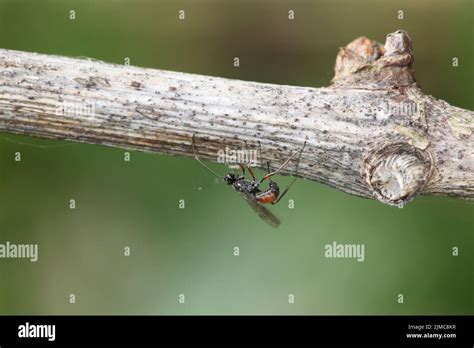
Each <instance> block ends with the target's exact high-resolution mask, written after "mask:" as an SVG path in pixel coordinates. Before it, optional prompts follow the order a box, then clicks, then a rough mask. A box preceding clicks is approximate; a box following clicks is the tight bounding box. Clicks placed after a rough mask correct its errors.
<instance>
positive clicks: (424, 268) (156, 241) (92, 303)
mask: <svg viewBox="0 0 474 348" xmlns="http://www.w3.org/2000/svg"><path fill="white" fill-rule="evenodd" d="M473 4H474V2H473V1H472V0H465V1H411V0H410V1H408V0H407V1H400V0H398V1H376V0H373V1H357V2H356V1H349V0H347V1H333V0H327V1H295V0H291V1H290V0H286V1H264V0H258V1H255V0H254V1H250V0H245V1H244V0H235V1H219V0H212V1H210V0H199V1H197V0H187V1H180V0H172V1H151V0H148V1H144V0H133V1H132V0H127V1H125V0H122V1H119V0H115V1H113V0H109V1H105V0H103V1H99V0H95V1H94V0H83V1H64V0H54V1H53V0H44V1H37V0H0V47H1V48H8V49H15V50H23V51H32V52H41V53H49V54H58V55H67V56H87V57H91V58H95V59H100V60H105V61H108V62H114V63H119V64H123V62H124V58H125V57H129V58H130V60H131V64H132V65H138V66H143V67H151V68H159V69H166V70H174V71H182V72H189V73H199V74H207V75H214V76H221V77H228V78H237V79H243V80H252V81H260V82H269V83H279V84H289V85H302V86H314V87H319V86H326V85H328V84H329V83H330V80H331V78H332V75H333V66H334V61H335V57H336V54H337V52H338V48H339V47H340V46H344V45H345V44H347V43H348V42H350V41H352V40H353V39H355V38H357V37H359V36H361V35H365V36H367V37H369V38H372V39H376V40H378V41H381V42H383V41H384V39H385V35H386V34H387V33H389V32H393V31H395V30H397V29H405V30H407V31H408V32H409V34H410V36H411V37H412V39H413V41H414V52H415V69H416V73H417V79H418V80H419V81H420V85H421V86H422V88H423V89H424V90H425V92H427V93H429V94H432V95H434V96H435V97H437V98H441V99H444V100H446V101H448V102H449V103H451V104H453V105H456V106H459V107H462V108H467V109H471V110H472V109H474V100H473V98H472V95H473V91H474V88H473V77H474V71H473V69H474V68H473V62H474V44H473V34H474V33H473V31H474V27H473V13H474V12H473V9H474V8H473V7H474V6H473ZM181 9H183V10H185V11H186V19H185V20H184V21H179V20H178V11H179V10H181ZM290 9H293V10H294V11H295V19H294V20H293V21H290V20H288V18H287V16H288V10H290ZM70 10H75V11H76V19H75V20H70V19H69V11H70ZM398 10H403V11H404V19H403V20H399V19H397V11H398ZM236 56H238V57H240V63H241V66H240V68H237V69H236V68H234V67H233V66H232V59H233V57H236ZM454 56H455V57H458V58H459V61H460V66H459V67H458V68H453V67H452V66H451V59H452V57H454ZM471 141H472V139H471ZM17 151H19V152H21V153H22V161H21V162H15V161H14V153H15V152H17ZM123 153H124V150H121V149H114V148H107V147H99V146H93V145H85V144H72V143H65V142H59V141H48V140H41V139H34V138H28V137H24V136H15V135H10V134H0V243H4V242H5V241H7V240H8V241H11V242H12V243H38V244H39V261H38V262H37V263H31V262H30V261H28V260H14V259H3V260H0V314H474V297H473V296H474V295H473V293H474V271H473V265H474V254H473V252H474V233H473V232H474V205H473V204H472V203H468V202H465V201H461V200H457V199H453V198H447V197H420V198H418V199H416V200H415V201H414V202H412V203H411V204H409V205H408V206H407V207H405V208H403V209H397V208H393V207H388V206H384V205H383V204H381V203H378V202H376V201H373V200H366V199H361V198H357V197H353V196H350V195H347V194H344V193H342V192H339V191H337V190H334V189H331V188H329V187H326V186H323V185H320V184H317V183H314V182H310V181H305V180H299V181H297V183H296V184H295V185H294V186H293V188H292V190H291V191H290V192H289V194H288V196H287V197H288V199H293V200H294V201H295V208H294V209H289V208H288V207H287V205H286V203H285V202H283V203H282V204H280V205H278V206H275V207H271V208H272V210H273V211H274V212H275V213H276V214H277V215H278V216H279V217H280V218H281V219H282V221H283V223H282V226H281V227H280V228H279V229H277V230H275V229H272V228H271V227H268V226H267V225H266V224H264V223H263V222H262V221H261V220H259V219H258V217H257V216H256V215H254V214H253V213H252V211H251V210H250V209H249V208H248V207H247V206H246V204H245V203H244V202H243V200H242V199H241V197H240V196H239V195H238V194H237V193H234V192H232V190H231V189H230V188H229V187H227V186H225V185H219V184H216V183H215V182H214V178H213V177H212V175H210V174H209V173H208V172H206V171H204V170H203V169H202V168H201V167H199V165H198V164H197V163H196V162H195V161H194V160H192V159H186V158H179V157H171V156H162V155H155V154H147V153H140V152H132V153H131V161H130V162H124V160H123ZM213 168H214V169H215V170H218V171H219V172H221V173H225V172H226V171H227V168H226V167H224V166H219V165H216V164H214V165H213ZM258 174H259V175H261V174H262V173H261V172H259V173H258ZM278 181H279V182H281V184H282V185H285V184H286V183H288V182H289V178H287V177H284V178H279V179H278ZM199 188H201V189H199ZM71 198H73V199H75V200H76V204H77V206H76V209H75V210H71V209H69V200H70V199H71ZM180 199H184V200H185V202H186V208H185V209H179V207H178V201H179V200H180ZM285 201H286V200H285ZM333 241H337V242H338V243H363V244H365V261H364V262H356V261H355V260H353V259H327V258H325V257H324V245H326V244H330V243H332V242H333ZM126 246H129V247H130V248H131V256H129V257H126V256H124V255H123V251H124V247H126ZM235 246H238V247H239V248H240V256H238V257H237V256H234V255H233V248H234V247H235ZM453 247H458V248H459V256H457V257H454V256H452V248H453ZM71 293H73V294H75V295H76V303H75V304H70V303H69V302H68V300H69V294H71ZM181 293H183V294H185V296H186V303H185V304H180V303H179V302H178V295H179V294H181ZM290 293H291V294H294V295H295V303H294V304H289V303H288V294H290ZM398 294H403V295H404V300H405V302H404V303H403V304H399V303H397V295H398Z"/></svg>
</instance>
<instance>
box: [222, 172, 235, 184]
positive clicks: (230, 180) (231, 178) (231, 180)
mask: <svg viewBox="0 0 474 348" xmlns="http://www.w3.org/2000/svg"><path fill="white" fill-rule="evenodd" d="M224 181H225V182H226V183H227V185H232V184H233V183H234V182H235V181H236V177H235V174H234V173H229V174H227V175H226V176H224Z"/></svg>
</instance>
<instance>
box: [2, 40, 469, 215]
mask: <svg viewBox="0 0 474 348" xmlns="http://www.w3.org/2000/svg"><path fill="white" fill-rule="evenodd" d="M412 62H413V55H412V51H411V40H409V37H408V35H407V34H406V33H405V32H402V31H397V32H396V33H393V34H389V35H388V37H387V41H386V43H385V46H384V45H381V44H378V43H376V42H374V41H371V40H368V39H366V38H359V39H357V40H355V41H353V42H352V43H350V44H349V45H347V46H346V47H344V48H342V49H341V50H340V52H339V55H338V57H337V60H336V75H335V78H334V80H333V84H332V85H331V86H330V87H326V88H311V87H296V86H283V85H273V84H263V83H257V82H248V81H239V80H230V79H223V78H218V77H210V76H202V75H193V74H185V73H179V72H170V71H162V70H155V69H146V68H139V67H133V66H121V65H113V64H107V63H104V62H100V61H94V60H87V59H74V58H66V57H58V56H51V55H41V54H35V53H27V52H18V51H11V50H3V49H0V131H2V132H9V133H16V134H25V135H30V136H36V137H42V138H51V139H62V140H67V141H78V142H85V143H92V144H99V145H109V146H115V147H121V148H130V149H138V150H144V151H153V152H158V153H164V154H172V155H181V156H193V147H192V141H191V138H192V136H193V134H195V135H196V149H197V152H198V154H199V157H200V158H201V159H203V160H210V161H217V160H218V154H219V150H220V151H221V152H222V151H223V150H224V149H225V148H226V147H228V148H230V149H242V148H248V149H260V151H259V152H258V154H259V158H258V166H264V164H265V163H266V161H267V160H270V161H271V164H272V168H276V167H278V166H279V165H280V164H282V163H283V162H284V161H285V160H286V159H287V158H288V157H289V156H290V155H291V154H292V153H294V151H297V150H298V149H300V148H301V146H302V145H303V143H304V141H307V145H306V147H305V149H304V151H303V153H302V155H301V159H300V161H299V171H298V176H300V177H303V178H307V179H311V180H315V181H318V182H321V183H324V184H327V185H330V186H332V187H335V188H337V189H339V190H341V191H344V192H347V193H350V194H354V195H358V196H362V197H369V198H377V199H379V200H380V201H382V202H384V203H387V204H392V205H397V206H403V205H404V204H406V203H407V202H409V201H410V200H412V199H413V198H414V197H416V196H417V195H418V194H420V193H422V194H428V195H449V196H455V197H461V198H465V199H473V198H474V156H473V149H474V146H473V140H472V132H473V128H474V121H473V114H474V113H473V112H472V111H469V110H463V109H461V108H457V107H455V106H451V105H449V104H448V103H446V102H444V101H442V100H437V99H435V98H433V97H431V96H428V95H425V94H424V93H423V92H422V91H421V90H420V89H419V88H418V87H417V85H416V81H415V78H414V74H413V69H412ZM245 144H246V145H245ZM296 162H297V161H291V162H290V164H289V165H288V166H287V167H286V168H285V169H284V170H283V171H282V173H284V174H294V172H295V168H296ZM222 172H223V173H224V172H225V170H222Z"/></svg>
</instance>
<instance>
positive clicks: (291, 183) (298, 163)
mask: <svg viewBox="0 0 474 348" xmlns="http://www.w3.org/2000/svg"><path fill="white" fill-rule="evenodd" d="M305 145H306V141H305V142H304V145H303V149H304V146H305ZM303 149H301V151H300V155H299V156H298V161H297V162H296V171H295V175H298V170H299V167H300V159H301V154H302V152H303ZM295 181H296V178H293V180H291V182H290V184H289V185H288V186H287V187H286V188H285V190H284V191H283V193H282V194H281V195H280V197H278V199H277V200H276V201H275V202H272V204H277V203H278V202H280V200H281V199H282V198H283V196H285V195H286V193H287V192H288V190H289V189H290V188H291V186H292V185H293V184H294V183H295Z"/></svg>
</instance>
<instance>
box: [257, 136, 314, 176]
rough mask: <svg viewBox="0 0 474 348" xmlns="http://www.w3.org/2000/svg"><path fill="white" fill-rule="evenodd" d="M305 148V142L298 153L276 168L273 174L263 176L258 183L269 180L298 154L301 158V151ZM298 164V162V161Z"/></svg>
mask: <svg viewBox="0 0 474 348" xmlns="http://www.w3.org/2000/svg"><path fill="white" fill-rule="evenodd" d="M305 146H306V141H305V142H304V144H303V146H302V147H301V150H300V151H296V152H295V153H294V154H293V155H292V156H291V157H290V158H288V159H287V160H286V161H285V162H284V163H283V164H282V165H281V166H280V168H278V169H277V170H275V171H274V172H271V173H268V174H267V175H265V176H264V177H263V178H262V179H261V180H260V183H262V182H263V181H265V180H267V179H270V178H271V177H272V176H273V175H275V174H277V173H278V172H280V171H281V170H282V169H283V168H285V167H286V166H287V165H288V163H290V161H291V160H292V159H293V158H295V156H296V155H297V154H298V153H299V158H301V154H302V153H303V150H304V147H305ZM298 162H299V160H298Z"/></svg>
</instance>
